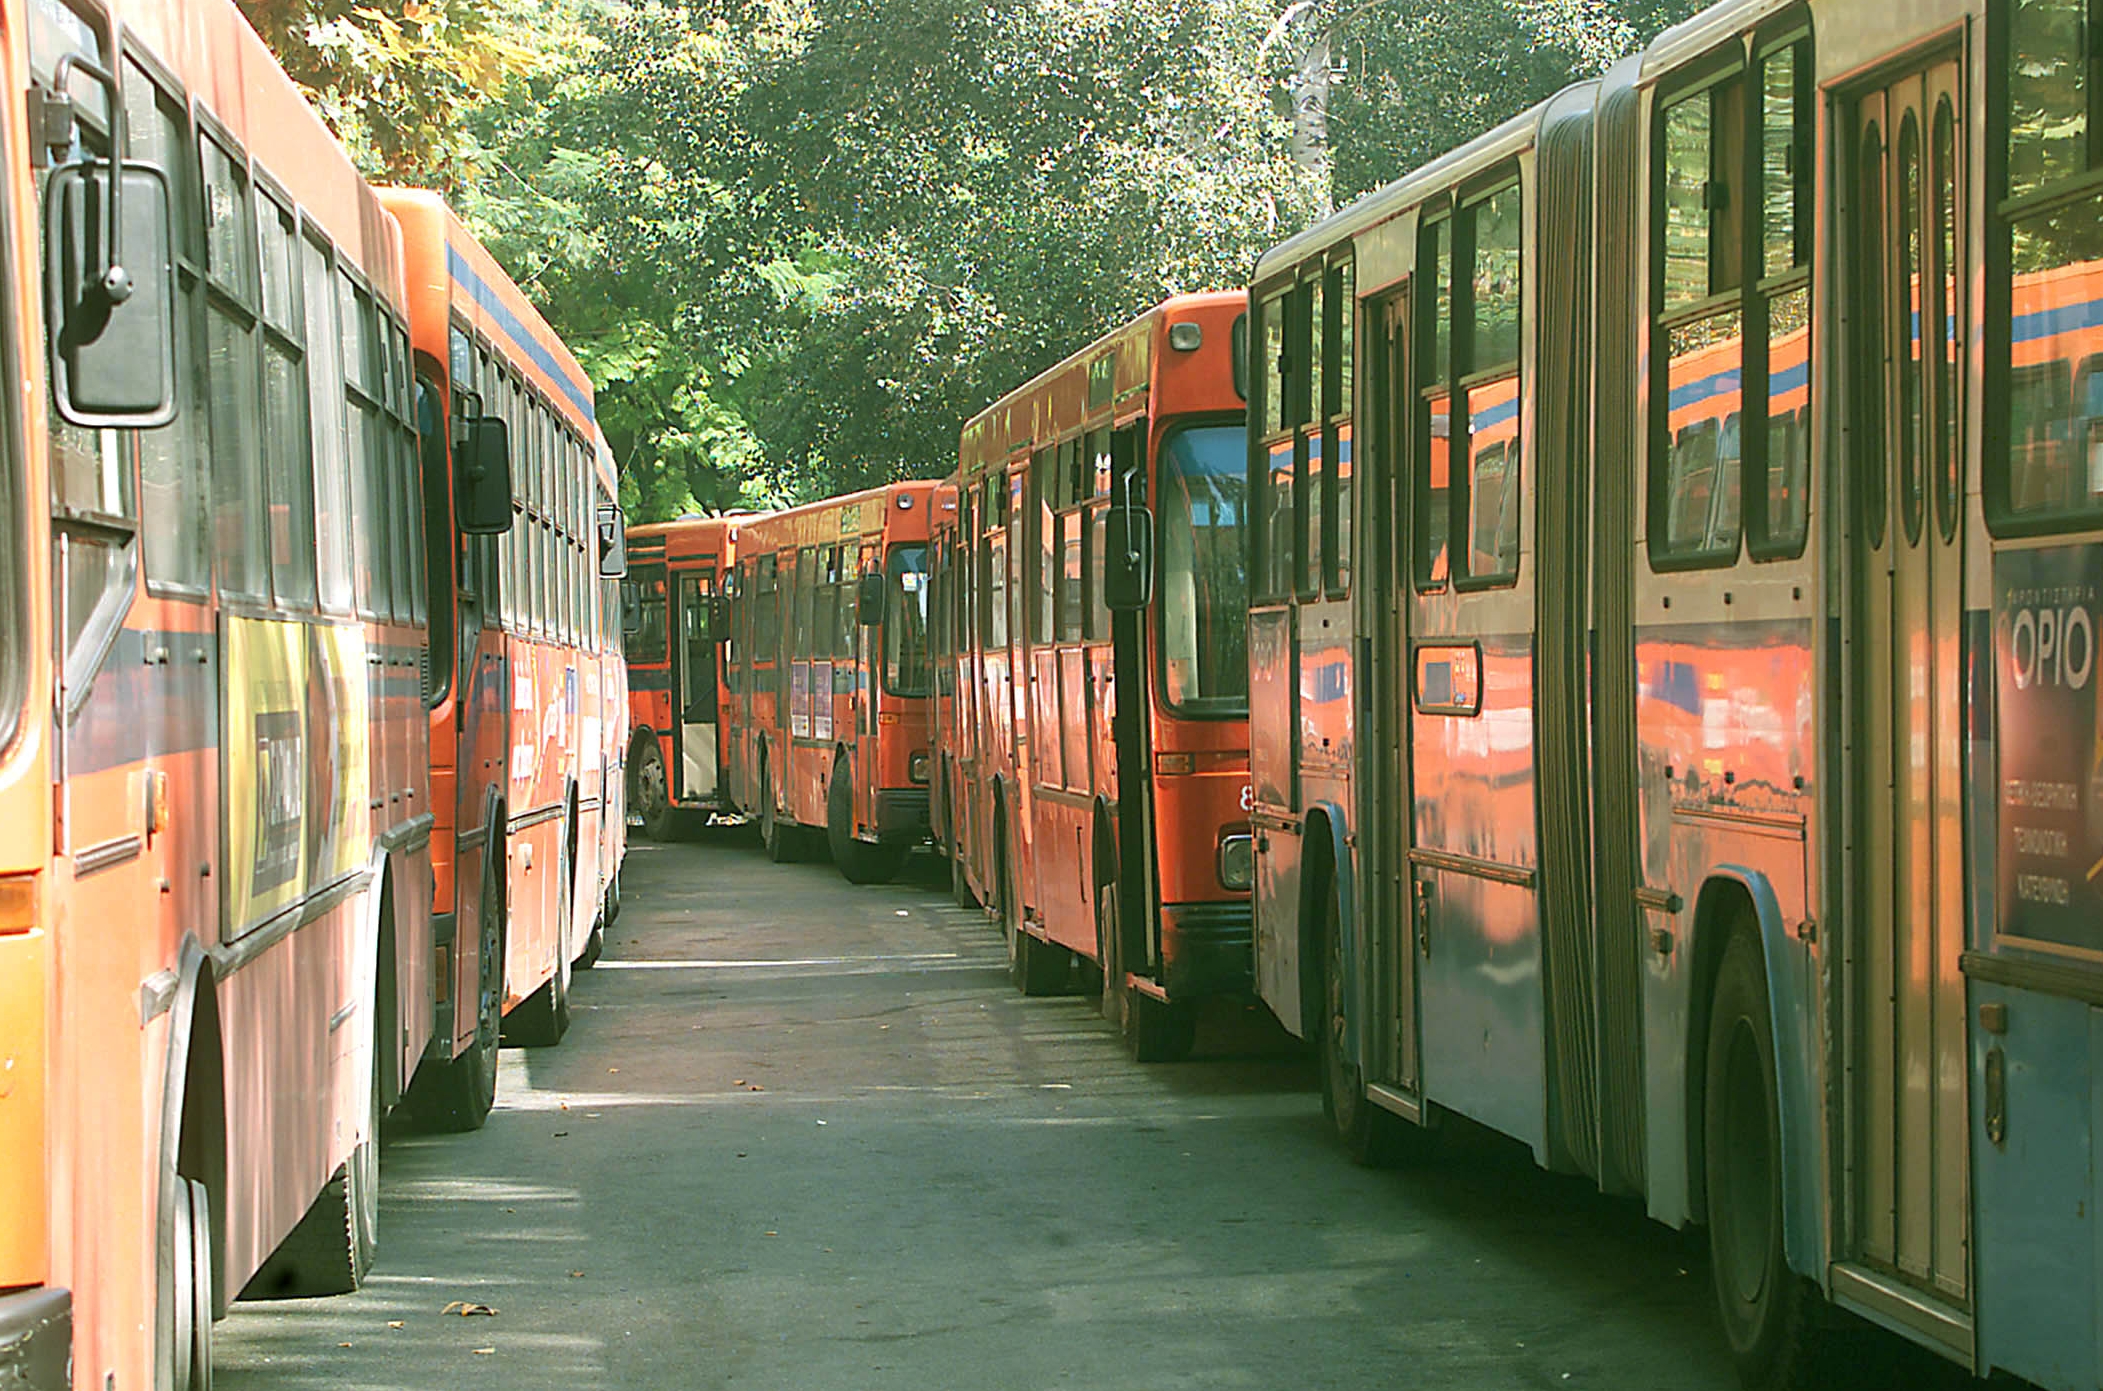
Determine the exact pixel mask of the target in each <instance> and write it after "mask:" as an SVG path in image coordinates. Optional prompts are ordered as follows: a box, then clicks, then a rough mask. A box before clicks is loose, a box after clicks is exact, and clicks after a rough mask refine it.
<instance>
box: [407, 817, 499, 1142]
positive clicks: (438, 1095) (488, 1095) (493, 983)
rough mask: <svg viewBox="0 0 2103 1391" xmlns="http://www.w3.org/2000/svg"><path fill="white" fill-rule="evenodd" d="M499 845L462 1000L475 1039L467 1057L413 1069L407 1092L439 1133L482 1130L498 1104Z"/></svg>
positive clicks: (486, 878)
mask: <svg viewBox="0 0 2103 1391" xmlns="http://www.w3.org/2000/svg"><path fill="white" fill-rule="evenodd" d="M503 853H504V849H503V846H502V844H501V843H499V844H495V845H492V846H491V847H490V848H489V850H488V852H487V853H486V854H485V855H484V857H483V860H482V897H481V900H480V902H479V904H478V905H477V908H476V921H477V924H478V927H479V930H478V931H477V932H476V934H475V978H474V980H473V981H472V982H470V986H471V989H470V990H463V991H462V992H461V995H460V998H462V999H470V998H471V999H473V1000H474V1002H475V1038H474V1042H472V1043H470V1044H469V1045H468V1046H467V1051H466V1052H464V1053H462V1054H461V1055H460V1056H459V1057H457V1058H455V1059H453V1060H452V1061H451V1062H449V1063H445V1064H443V1065H430V1064H426V1065H425V1066H424V1067H421V1068H419V1069H417V1074H416V1081H415V1082H414V1083H413V1084H412V1085H411V1086H410V1089H409V1090H410V1100H411V1102H412V1103H413V1105H414V1106H415V1108H416V1111H417V1113H418V1114H419V1115H421V1116H422V1117H423V1118H424V1119H425V1120H426V1121H428V1122H429V1123H430V1124H431V1125H432V1126H434V1127H436V1128H437V1129H439V1130H451V1131H465V1130H480V1129H481V1128H482V1123H483V1122H484V1121H486V1120H488V1119H489V1110H490V1108H491V1107H492V1106H494V1105H495V1104H496V1099H497V1049H498V1047H499V1045H500V1044H501V1043H502V1042H503V1030H504V905H503V902H502V900H501V899H500V898H499V897H498V894H497V887H496V873H495V865H496V863H497V861H498V860H499V859H501V858H502V856H503Z"/></svg>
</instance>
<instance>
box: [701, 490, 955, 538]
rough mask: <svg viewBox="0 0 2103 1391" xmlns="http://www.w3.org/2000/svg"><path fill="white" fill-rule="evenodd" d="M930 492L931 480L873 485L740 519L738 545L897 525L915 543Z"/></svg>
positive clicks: (923, 527) (857, 533)
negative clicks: (901, 525)
mask: <svg viewBox="0 0 2103 1391" xmlns="http://www.w3.org/2000/svg"><path fill="white" fill-rule="evenodd" d="M936 487H937V482H936V480H934V479H932V478H919V479H909V480H906V481H904V482H898V483H882V484H878V485H877V486H876V487H874V488H864V489H862V490H861V491H860V492H857V493H842V494H841V495H840V496H838V497H829V498H825V499H823V500H821V501H818V502H806V503H804V504H803V505H802V506H800V507H788V508H784V509H782V510H781V511H779V512H765V513H762V514H760V515H759V516H756V517H750V518H747V519H745V522H744V525H743V527H742V528H741V532H740V534H741V536H742V537H743V538H745V541H744V542H743V543H741V544H748V545H753V546H757V547H758V548H759V549H761V550H771V549H773V548H776V547H780V546H807V545H817V544H819V543H821V542H827V541H839V540H844V539H847V538H850V537H855V538H862V537H868V536H872V535H876V534H878V533H881V532H885V531H889V530H890V529H891V528H892V526H893V523H894V522H903V523H904V526H903V527H902V528H901V529H902V530H904V531H906V532H908V533H909V534H910V535H911V536H913V537H914V538H915V539H917V538H918V537H921V536H925V535H926V534H927V528H928V514H929V512H930V511H931V510H932V509H931V506H930V504H931V503H932V501H933V498H934V493H935V488H936ZM672 525H677V523H673V524H672Z"/></svg>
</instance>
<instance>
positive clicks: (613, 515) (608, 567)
mask: <svg viewBox="0 0 2103 1391" xmlns="http://www.w3.org/2000/svg"><path fill="white" fill-rule="evenodd" d="M627 573H628V524H627V521H626V520H625V519H624V518H623V517H622V516H621V509H620V508H618V507H616V506H614V505H613V504H612V503H610V502H609V503H605V504H603V505H601V506H600V508H599V578H600V579H602V580H617V579H619V578H621V576H623V575H625V574H627Z"/></svg>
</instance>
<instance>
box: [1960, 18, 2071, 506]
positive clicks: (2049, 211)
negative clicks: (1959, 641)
mask: <svg viewBox="0 0 2103 1391" xmlns="http://www.w3.org/2000/svg"><path fill="white" fill-rule="evenodd" d="M2010 12H2011V11H2010V7H2007V6H2001V7H1997V8H1995V9H1994V10H1992V11H1990V12H1989V15H1988V23H1987V26H1986V59H1985V68H1986V103H1985V104H1986V123H1987V129H1986V141H1985V143H1986V168H1985V187H1984V196H1983V198H1981V199H1980V201H1981V202H1983V203H1984V205H1985V208H1986V221H1985V235H1984V238H1983V245H1982V246H1981V248H1980V251H1981V254H1982V257H1983V260H1984V262H1985V276H1984V282H1985V283H1984V296H1983V303H1982V305H1981V310H1982V314H1981V318H1982V321H1983V323H1984V326H1985V330H1984V336H1985V342H1984V345H1983V346H1984V353H1985V362H1986V371H1985V380H1986V390H1985V394H1984V400H1983V401H1981V402H1980V403H1978V405H1977V407H1975V409H1977V410H1978V411H1979V412H1980V414H1981V417H1982V426H1983V434H1984V448H1983V450H1982V451H1981V456H1982V457H1981V464H1980V475H1981V476H1980V479H1979V487H1980V493H1981V500H1982V503H1983V506H1982V508H1981V510H1982V512H1983V513H1984V517H1985V523H1986V530H1987V534H1988V535H1989V536H1991V537H1993V538H1994V539H1995V540H2018V539H2024V538H2029V537H2042V536H2059V535H2068V534H2077V533H2082V532H2093V531H2096V530H2099V529H2103V494H2091V496H2090V501H2089V502H2088V504H2087V505H2086V506H2082V507H2057V508H2028V509H2022V510H2018V509H2017V508H2016V507H2015V506H2014V505H2013V503H2012V501H2011V493H2012V488H2013V483H2014V480H2015V469H2014V452H2015V448H2016V443H2015V440H2014V438H2013V434H2012V432H2013V427H2014V412H2013V409H2012V407H2013V404H2014V400H2015V383H2016V382H2017V381H2018V380H2019V379H2020V378H2022V377H2023V376H2025V375H2026V370H2027V369H2030V368H2034V367H2035V366H2037V365H2038V364H2020V365H2019V364H2017V363H2016V362H2015V360H2014V358H2015V353H2014V346H2015V345H2014V334H2015V323H2014V294H2015V280H2016V271H2015V251H2014V243H2015V237H2016V233H2017V229H2018V227H2019V225H2020V224H2022V223H2024V222H2027V221H2030V220H2032V219H2042V218H2046V217H2050V216H2052V215H2053V214H2055V213H2063V212H2069V211H2074V210H2077V209H2080V208H2081V207H2082V205H2083V204H2088V205H2090V206H2091V207H2092V208H2094V209H2096V210H2097V211H2099V212H2103V65H2099V64H2098V63H2097V62H2096V61H2095V58H2094V57H2093V54H2092V52H2091V53H2077V54H2076V55H2075V61H2076V62H2080V63H2083V64H2085V65H2086V70H2085V72H2084V73H2083V80H2084V86H2085V89H2086V90H2085V97H2086V101H2085V103H2084V107H2085V109H2084V112H2083V116H2084V119H2085V122H2086V126H2087V131H2086V139H2085V141H2084V146H2085V148H2084V150H2083V152H2082V154H2083V158H2084V166H2083V167H2082V168H2081V169H2079V170H2077V171H2075V172H2073V173H2069V174H2065V175H2062V176H2060V177H2059V178H2057V179H2051V180H2047V181H2045V182H2043V183H2042V184H2041V185H2040V186H2039V187H2037V188H2035V189H2032V190H2029V191H2027V192H2025V193H2021V194H2017V195H2013V196H2011V195H2010V194H2009V193H2008V183H2009V179H2010V177H2011V170H2010V166H2011V164H2012V163H2013V160H2012V158H2011V156H2012V153H2013V151H2012V148H2011V146H2012V126H2013V117H2012V107H2013V100H2014V98H2013V93H2012V91H2011V85H2012V84H2011V80H2010V72H2009V69H2010V66H2011V65H2012V63H2013V62H2014V60H2015V57H2016V51H2015V46H2014V33H2013V25H2012V23H2011V21H2010V18H2009V16H2010ZM2083 28H2084V35H2085V37H2086V38H2087V39H2088V42H2089V44H2090V45H2091V47H2093V45H2094V43H2095V41H2096V36H2097V35H2098V34H2099V33H2103V0H2086V3H2085V4H2084V5H2083ZM1962 114H1963V113H1959V118H1960V120H1961V118H1962ZM1931 120H1932V117H1931ZM1962 164H1963V152H1962V147H1960V149H1959V165H1960V168H1961V167H1962ZM1958 197H1959V206H1960V207H1962V206H1963V205H1964V203H1965V202H1967V201H1969V198H1970V193H1969V191H1968V190H1966V189H1964V188H1963V187H1962V184H1961V179H1960V186H1959V193H1958ZM1961 221H1962V219H1961V218H1960V223H1961ZM1963 254H1964V248H1963V246H1962V245H1961V244H1960V246H1959V255H1960V256H1962V255H1963ZM1962 288H1963V287H1962V284H1961V277H1960V286H1959V293H1960V299H1961V295H1962ZM2090 356H2091V354H2088V353H2084V352H2081V351H2079V349H2078V346H2077V347H2076V348H2075V350H2074V351H2073V353H2072V355H2071V356H2069V357H2067V358H2064V359H2053V361H2055V362H2057V361H2064V362H2065V364H2066V367H2067V371H2066V377H2065V380H2066V388H2067V392H2068V410H2069V412H2071V411H2072V409H2073V408H2074V395H2073V393H2074V390H2075V387H2076V386H2077V385H2078V384H2079V382H2080V380H2081V373H2082V369H2083V366H2084V364H2085V363H2086V362H2087V361H2088V359H2089V357H2090ZM2029 374H2030V375H2035V374H2034V373H2029ZM2068 419H2070V420H2071V419H2072V416H2071V415H2069V416H2068ZM2091 419H2095V417H2091ZM1960 525H1961V523H1960Z"/></svg>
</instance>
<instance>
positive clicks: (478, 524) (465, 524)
mask: <svg viewBox="0 0 2103 1391" xmlns="http://www.w3.org/2000/svg"><path fill="white" fill-rule="evenodd" d="M454 465H455V474H456V477H457V482H458V485H459V486H458V489H457V492H458V494H459V496H458V498H457V501H456V504H455V505H456V506H457V507H458V508H459V511H460V531H461V534H463V535H466V536H501V535H503V534H504V533H505V532H507V531H509V530H511V430H510V427H509V426H507V425H506V424H505V423H504V418H503V417H502V416H500V415H478V416H475V417H473V418H472V419H470V420H469V421H468V422H467V424H466V428H465V429H464V430H463V431H462V439H461V444H460V449H459V452H458V453H457V454H456V455H455V456H454Z"/></svg>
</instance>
